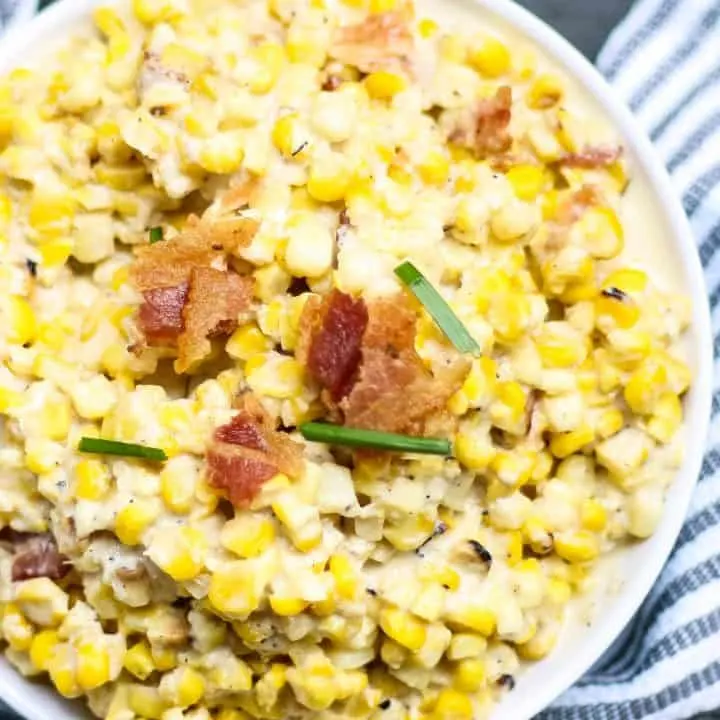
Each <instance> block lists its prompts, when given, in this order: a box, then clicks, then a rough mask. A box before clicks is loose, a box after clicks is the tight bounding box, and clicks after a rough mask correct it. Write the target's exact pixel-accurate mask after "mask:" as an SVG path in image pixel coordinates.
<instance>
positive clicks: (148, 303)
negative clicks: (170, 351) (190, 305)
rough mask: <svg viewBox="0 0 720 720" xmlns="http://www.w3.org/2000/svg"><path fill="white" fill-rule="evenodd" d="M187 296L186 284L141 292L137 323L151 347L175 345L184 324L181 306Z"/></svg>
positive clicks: (183, 304)
mask: <svg viewBox="0 0 720 720" xmlns="http://www.w3.org/2000/svg"><path fill="white" fill-rule="evenodd" d="M187 296H188V286H187V284H185V283H183V284H182V285H178V286H177V287H168V288H154V289H152V290H146V291H145V292H144V293H143V303H142V305H141V306H140V310H139V311H138V324H139V325H140V329H141V330H142V333H143V335H144V336H145V341H146V342H147V344H148V345H150V346H151V347H156V346H161V347H162V346H171V347H172V346H175V345H176V344H177V339H178V336H179V335H180V333H181V332H182V331H183V328H184V326H185V324H184V322H183V307H184V306H185V301H186V300H187Z"/></svg>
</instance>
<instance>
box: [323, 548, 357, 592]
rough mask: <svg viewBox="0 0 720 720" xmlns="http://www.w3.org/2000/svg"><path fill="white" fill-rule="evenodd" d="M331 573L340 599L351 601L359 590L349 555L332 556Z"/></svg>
mask: <svg viewBox="0 0 720 720" xmlns="http://www.w3.org/2000/svg"><path fill="white" fill-rule="evenodd" d="M329 568H330V573H331V574H332V576H333V578H334V580H335V587H336V589H337V592H338V594H339V595H340V597H343V598H345V599H346V600H351V599H352V598H353V597H355V592H356V590H357V577H356V575H355V571H354V569H353V566H352V563H351V562H350V559H349V558H348V557H347V555H340V554H335V555H331V556H330V564H329Z"/></svg>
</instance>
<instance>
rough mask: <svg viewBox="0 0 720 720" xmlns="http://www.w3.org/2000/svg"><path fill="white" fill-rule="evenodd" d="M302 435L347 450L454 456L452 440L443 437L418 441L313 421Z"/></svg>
mask: <svg viewBox="0 0 720 720" xmlns="http://www.w3.org/2000/svg"><path fill="white" fill-rule="evenodd" d="M300 433H301V434H302V436H303V437H304V438H305V439H306V440H310V441H311V442H321V443H327V444H328V445H346V446H347V447H357V448H371V449H373V450H389V451H390V452H404V453H421V454H423V455H450V452H451V447H450V441H449V440H443V439H442V438H418V437H410V436H409V435H397V434H395V433H386V432H380V431H378V430H360V429H358V428H350V427H344V426H343V425H331V424H330V423H316V422H310V423H305V424H304V425H301V426H300Z"/></svg>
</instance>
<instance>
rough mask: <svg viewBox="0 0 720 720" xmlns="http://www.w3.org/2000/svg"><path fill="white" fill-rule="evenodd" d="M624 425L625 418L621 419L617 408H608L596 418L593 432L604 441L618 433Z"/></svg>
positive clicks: (620, 413)
mask: <svg viewBox="0 0 720 720" xmlns="http://www.w3.org/2000/svg"><path fill="white" fill-rule="evenodd" d="M624 424H625V418H624V417H623V414H622V411H621V410H618V409H617V408H609V409H608V410H605V411H603V413H602V414H601V415H600V417H599V418H598V422H597V426H596V428H595V431H596V432H597V434H598V437H599V438H600V439H601V440H605V439H606V438H609V437H612V436H613V435H615V434H616V433H619V432H620V430H622V428H623V425H624Z"/></svg>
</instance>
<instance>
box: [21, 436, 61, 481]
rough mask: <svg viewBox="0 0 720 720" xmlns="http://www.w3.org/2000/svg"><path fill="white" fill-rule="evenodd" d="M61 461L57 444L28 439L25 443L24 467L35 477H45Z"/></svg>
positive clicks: (59, 448)
mask: <svg viewBox="0 0 720 720" xmlns="http://www.w3.org/2000/svg"><path fill="white" fill-rule="evenodd" d="M61 460H62V450H61V446H60V445H59V444H58V443H54V442H52V441H50V440H41V439H35V438H28V439H27V440H26V441H25V465H26V466H27V469H28V470H30V472H33V473H35V474H36V475H45V474H46V473H49V472H51V471H52V470H54V469H55V468H56V467H57V466H58V465H59V464H60V462H61Z"/></svg>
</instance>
